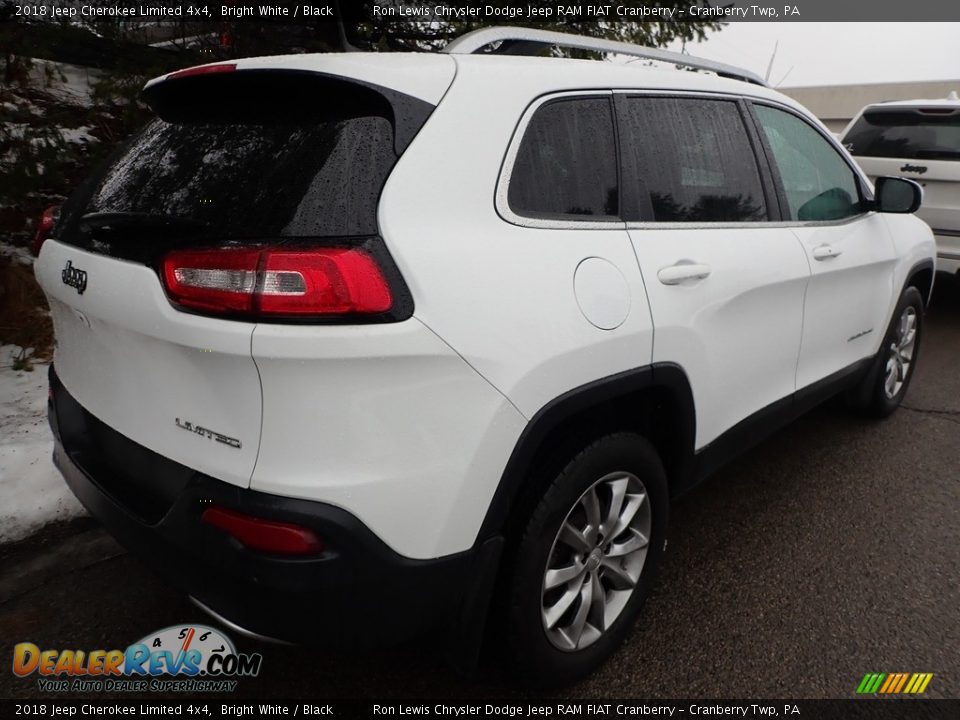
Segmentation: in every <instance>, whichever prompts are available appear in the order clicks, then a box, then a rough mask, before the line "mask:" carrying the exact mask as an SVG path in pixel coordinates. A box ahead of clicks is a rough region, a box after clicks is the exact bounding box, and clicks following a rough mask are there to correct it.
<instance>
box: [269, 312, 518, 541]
mask: <svg viewBox="0 0 960 720" xmlns="http://www.w3.org/2000/svg"><path fill="white" fill-rule="evenodd" d="M253 355H254V357H255V359H256V362H257V367H258V369H259V371H260V380H261V383H262V385H263V397H264V406H263V437H262V440H261V445H260V457H259V458H258V459H257V468H256V471H255V472H254V474H253V481H252V483H251V487H252V488H253V489H254V490H261V491H263V492H268V493H275V494H279V495H284V496H287V497H295V498H303V499H307V500H322V501H323V502H327V503H331V504H333V505H337V506H339V507H343V508H345V509H347V510H349V511H350V512H352V513H353V514H354V515H356V516H357V517H358V518H359V519H360V520H362V521H363V522H364V523H365V524H366V525H367V526H368V527H370V529H372V530H373V531H374V532H375V533H376V534H377V535H378V536H380V538H381V539H383V540H384V541H385V542H386V543H387V544H388V545H389V546H390V547H392V548H393V549H394V550H396V551H397V552H399V553H400V554H402V555H405V556H407V557H411V558H419V559H425V558H434V557H438V556H440V555H446V554H450V553H454V552H459V551H461V550H466V549H468V548H469V547H470V546H471V545H472V544H473V542H474V540H475V539H476V536H477V532H478V531H479V529H480V524H481V523H482V522H483V518H484V515H485V514H486V511H487V507H488V505H489V502H490V497H492V495H493V492H494V490H495V489H496V484H497V481H498V480H499V479H500V476H501V475H502V473H503V469H504V466H505V464H506V461H507V457H508V456H509V451H510V449H512V447H513V444H514V443H515V442H516V438H517V437H518V436H519V434H520V433H521V432H522V431H523V428H524V427H525V426H526V419H525V418H524V417H522V416H521V415H520V413H518V412H517V411H516V409H515V408H514V407H513V406H512V405H511V404H510V403H509V402H508V401H507V400H506V399H505V398H504V397H503V396H502V395H501V394H500V393H499V392H497V391H496V390H495V389H494V388H493V387H491V386H490V384H489V383H487V382H486V381H485V380H484V379H483V378H481V377H480V376H479V375H477V373H476V372H474V371H473V370H472V369H471V368H470V367H469V366H468V365H467V364H466V363H465V362H464V361H463V359H462V358H460V357H459V356H458V355H457V354H456V353H455V352H454V351H453V350H451V349H450V347H448V346H447V345H446V344H445V343H443V342H442V341H441V340H440V339H439V338H437V336H436V335H434V334H433V333H432V332H430V330H428V329H427V328H426V327H424V326H423V324H421V323H420V322H419V321H417V320H416V319H410V320H407V321H405V322H402V323H396V324H387V325H352V326H351V325H344V326H327V327H319V328H318V327H316V326H313V327H311V326H290V325H266V324H261V325H258V326H257V329H256V330H255V331H254V333H253Z"/></svg>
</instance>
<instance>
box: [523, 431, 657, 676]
mask: <svg viewBox="0 0 960 720" xmlns="http://www.w3.org/2000/svg"><path fill="white" fill-rule="evenodd" d="M617 497H619V498H620V505H619V507H620V512H619V513H616V514H613V513H612V512H611V508H612V507H613V506H614V505H615V503H616V498H617ZM593 498H596V501H597V506H598V509H599V513H597V512H596V511H590V510H588V507H590V506H593V502H592V499H593ZM597 506H594V507H597ZM631 511H632V512H631ZM588 513H590V514H592V515H593V517H594V518H597V517H599V519H600V522H599V523H597V522H596V521H594V522H593V523H591V522H590V517H589V515H588ZM668 513H669V496H668V488H667V478H666V473H665V471H664V469H663V464H662V463H661V461H660V458H659V456H658V455H657V452H656V450H654V448H653V446H652V445H650V443H649V442H647V440H645V439H644V438H643V437H641V436H639V435H635V434H633V433H617V434H613V435H607V436H605V437H603V438H601V439H599V440H597V441H596V442H594V443H592V444H591V445H590V446H588V447H587V448H585V449H584V450H583V451H582V452H580V453H579V454H578V455H577V456H576V457H574V458H573V459H572V460H570V461H569V463H567V465H566V467H564V468H563V470H562V471H561V472H560V473H559V475H557V476H556V477H555V478H554V479H553V481H552V482H551V483H550V484H549V486H548V487H547V489H546V491H545V492H544V494H543V497H542V498H541V499H540V501H539V503H538V504H537V505H536V507H535V508H534V510H533V512H532V514H531V515H530V518H529V520H528V522H527V524H526V526H525V528H524V530H523V531H522V535H521V538H520V541H519V544H518V546H517V550H516V557H515V560H514V563H513V567H512V569H511V572H510V575H509V581H508V583H507V586H506V588H505V592H506V593H507V595H508V597H507V608H506V618H505V621H506V627H505V630H506V639H507V643H508V652H509V658H508V659H509V664H510V666H512V668H513V670H514V672H515V674H516V676H519V677H521V678H522V679H523V680H525V681H526V682H527V683H529V684H536V685H540V686H557V685H563V684H566V683H569V682H572V681H574V680H576V679H577V678H580V677H582V676H584V675H586V674H588V673H589V672H591V671H592V670H594V669H596V668H597V667H598V666H599V665H601V664H602V663H603V662H604V661H605V660H606V659H607V658H608V657H609V656H610V655H611V654H612V653H613V651H614V650H615V649H616V648H617V647H618V646H619V645H620V643H621V642H622V641H623V639H624V638H625V637H626V635H627V632H628V631H629V629H630V627H631V626H632V625H633V622H634V620H635V619H636V617H637V615H638V614H639V612H640V609H641V607H642V605H643V602H644V600H645V599H646V597H647V595H648V594H649V592H650V588H651V586H652V584H653V580H654V575H655V573H656V569H657V566H658V565H659V563H660V559H661V557H662V555H663V551H664V542H665V539H666V532H667V519H668ZM614 517H616V518H617V520H616V522H614V521H613V519H612V518H614ZM628 518H629V521H628ZM625 523H626V525H625V526H624V524H625ZM567 524H569V526H570V527H574V528H576V529H577V531H578V532H577V533H570V532H569V529H567V530H565V531H564V533H562V535H561V527H562V526H564V525H567ZM611 524H612V525H613V526H612V527H611ZM604 533H606V537H604ZM611 534H612V536H611ZM644 536H645V537H644ZM578 567H580V569H579V570H577V568H578ZM564 570H566V573H564V572H563V571H564ZM568 577H569V578H570V579H567V578H568ZM548 578H549V580H550V583H551V584H554V583H556V585H555V586H553V587H551V588H550V589H546V585H547V580H548ZM631 582H632V583H633V587H632V588H631V587H630V585H631ZM599 597H602V598H603V599H604V600H603V604H602V605H601V601H597V602H596V603H593V602H591V601H592V600H594V599H595V598H599ZM567 602H569V605H565V603H567ZM564 608H566V609H565V610H564ZM581 610H583V613H585V614H582V613H580V611H581ZM551 623H552V624H551ZM597 626H602V629H601V628H599V627H597ZM578 627H579V628H581V629H582V630H581V632H580V633H579V634H578V632H577V628H578Z"/></svg>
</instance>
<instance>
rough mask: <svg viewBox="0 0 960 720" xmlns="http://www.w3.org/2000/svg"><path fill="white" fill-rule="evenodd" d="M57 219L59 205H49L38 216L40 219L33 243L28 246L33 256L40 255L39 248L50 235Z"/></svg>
mask: <svg viewBox="0 0 960 720" xmlns="http://www.w3.org/2000/svg"><path fill="white" fill-rule="evenodd" d="M59 217H60V206H59V205H51V206H50V207H48V208H47V209H46V210H44V211H43V213H42V214H41V215H40V218H39V219H38V220H37V232H36V233H35V234H34V236H33V243H32V245H31V246H30V250H31V252H33V254H34V255H35V256H38V255H40V247H41V246H42V245H43V243H44V241H45V240H46V239H47V237H48V236H49V235H50V232H51V231H52V230H53V227H54V225H56V224H57V219H58V218H59Z"/></svg>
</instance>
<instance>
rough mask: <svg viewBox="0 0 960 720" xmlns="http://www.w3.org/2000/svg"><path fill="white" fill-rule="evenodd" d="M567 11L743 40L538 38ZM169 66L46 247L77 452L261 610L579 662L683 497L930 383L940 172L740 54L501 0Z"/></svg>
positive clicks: (54, 397) (194, 572)
mask: <svg viewBox="0 0 960 720" xmlns="http://www.w3.org/2000/svg"><path fill="white" fill-rule="evenodd" d="M491 45H496V46H497V47H498V50H499V51H505V52H507V53H511V54H502V53H501V52H481V51H482V50H483V49H485V48H489V47H490V46H491ZM551 45H564V46H571V47H580V48H587V49H591V50H596V51H612V52H618V53H629V54H634V55H640V56H643V57H652V58H655V59H667V60H670V61H672V62H674V63H677V64H681V65H689V66H693V67H695V68H699V69H701V70H708V71H712V72H710V73H703V72H698V73H693V72H677V71H675V70H653V69H648V68H641V67H637V66H635V65H623V64H613V63H606V62H596V61H590V60H566V59H557V58H544V57H522V56H517V55H516V54H515V53H518V52H522V51H525V50H526V49H527V48H530V47H533V48H537V49H542V48H543V47H544V46H551ZM144 97H145V99H146V101H147V102H149V103H150V104H151V106H152V107H153V109H154V110H155V111H156V113H157V115H158V116H159V117H158V119H157V120H155V121H153V122H152V123H151V124H150V125H149V126H148V127H147V128H146V129H145V130H144V131H143V133H142V134H140V135H139V136H138V137H136V138H134V139H133V140H132V141H131V142H130V143H129V144H128V145H127V146H126V147H125V148H123V149H121V150H120V151H119V152H118V154H117V155H116V157H115V158H114V159H113V160H112V161H111V163H109V164H108V165H107V166H106V167H105V168H104V169H103V170H102V171H101V172H100V173H99V174H98V175H96V176H94V177H93V178H91V179H90V180H89V181H88V182H87V183H85V184H84V186H83V187H81V188H80V189H79V190H78V191H77V193H76V194H75V195H74V196H73V197H72V198H71V199H70V200H69V201H68V203H67V204H66V205H65V207H64V209H63V212H62V215H61V217H60V220H59V222H58V224H57V226H56V227H55V228H54V231H53V233H52V237H51V238H50V239H47V240H46V242H44V243H43V245H42V248H41V251H40V256H39V258H38V260H37V263H36V272H37V276H38V278H39V280H40V282H41V284H42V285H43V288H44V290H45V291H46V293H47V296H48V298H49V301H50V307H51V310H52V313H53V318H54V321H55V324H56V333H57V349H56V357H55V363H54V366H53V368H52V369H51V374H50V377H51V401H50V418H51V423H52V425H53V428H54V432H55V435H56V438H57V441H56V449H55V460H56V462H57V464H58V466H59V467H60V469H61V470H62V472H63V474H64V476H65V477H66V480H67V482H68V483H69V484H70V486H71V488H72V489H73V491H74V492H75V493H76V495H77V496H78V497H79V498H80V499H81V500H82V502H83V503H84V504H85V505H86V506H87V508H89V510H90V512H91V513H92V514H93V515H95V516H96V517H98V518H100V519H101V520H102V521H103V523H104V524H105V525H106V526H107V527H108V528H109V529H110V530H111V531H112V532H113V533H115V534H116V535H117V537H118V538H120V540H121V541H122V542H124V543H125V544H126V545H127V546H128V547H130V548H131V549H132V550H133V551H135V552H137V553H139V554H140V556H141V557H143V558H144V559H145V560H146V561H147V562H149V563H151V564H153V565H154V566H155V567H157V568H158V569H159V570H160V571H161V572H162V573H163V574H165V575H166V576H167V577H168V578H169V579H170V580H171V581H172V582H174V583H177V584H178V585H180V586H181V587H183V588H185V590H186V591H187V592H188V593H189V594H190V595H191V597H192V598H193V599H194V600H195V602H196V603H197V604H198V605H199V606H201V607H202V608H204V609H205V610H206V611H208V612H209V613H211V614H212V615H214V616H215V617H217V618H220V619H221V620H222V621H223V622H224V623H226V624H227V625H229V626H231V627H234V628H240V629H243V630H246V631H248V632H251V633H255V634H258V635H263V636H269V637H276V638H282V639H287V640H302V641H309V642H322V643H329V644H343V645H350V646H356V645H358V644H364V643H372V644H377V643H384V642H393V641H397V640H401V639H404V638H408V637H410V636H411V635H413V634H414V633H419V632H423V631H426V630H441V631H443V632H445V633H446V639H447V643H448V645H449V646H450V647H451V648H454V649H455V650H456V651H457V652H456V653H454V659H455V660H456V661H457V662H458V663H459V664H460V665H462V666H469V665H471V664H472V663H474V662H475V661H476V659H477V657H478V655H479V651H480V648H481V645H482V640H483V639H484V638H488V639H489V640H490V642H489V646H490V647H492V648H495V649H499V650H502V651H503V653H504V655H505V656H506V657H507V658H508V660H509V662H510V663H511V664H512V665H511V666H512V667H513V668H515V669H516V671H517V673H519V674H521V675H522V676H525V677H527V678H529V679H531V680H533V681H536V682H541V683H561V682H567V681H570V680H572V679H574V678H576V677H578V676H581V675H583V674H584V673H586V672H588V671H590V670H591V669H592V668H594V667H596V666H597V665H598V664H599V663H601V662H602V661H603V660H604V659H605V658H607V657H608V656H609V655H610V653H611V652H612V651H613V649H614V648H615V647H616V646H617V644H618V643H619V642H620V641H621V640H622V639H623V638H624V636H625V635H626V633H627V631H628V629H629V627H630V624H631V623H632V622H633V621H634V619H635V618H636V616H637V614H638V613H639V611H640V607H641V605H642V603H643V601H644V598H645V597H646V595H647V594H648V592H649V590H650V587H651V585H652V583H653V578H654V573H655V571H656V568H657V565H658V563H659V561H660V559H661V556H662V554H663V552H664V543H665V538H666V532H667V518H668V513H669V506H670V499H671V498H672V497H675V496H676V495H678V494H680V493H682V492H684V491H686V490H688V489H690V488H691V487H693V486H694V485H695V484H696V483H697V482H698V481H700V480H701V479H702V478H704V477H705V476H707V475H709V474H710V473H711V472H713V471H714V470H715V469H716V468H718V467H719V466H720V465H721V464H723V463H725V462H727V461H728V460H730V459H731V458H733V457H734V456H735V455H737V454H738V453H739V452H741V451H743V450H744V449H745V448H748V447H749V446H751V445H753V444H754V443H756V442H758V441H759V440H761V439H762V438H763V437H765V436H766V435H768V434H769V433H771V432H773V431H774V430H775V429H776V428H778V427H780V426H781V425H783V424H784V423H786V422H788V421H789V420H791V419H792V418H794V417H796V416H797V415H798V414H800V413H802V412H804V411H805V410H807V409H809V408H811V407H813V406H814V405H816V404H817V403H819V402H821V401H822V400H824V399H826V398H828V397H830V396H832V395H835V394H837V393H839V392H841V391H846V392H847V393H848V395H849V398H850V401H851V402H852V403H853V404H855V405H857V406H858V407H860V408H864V409H866V410H868V411H869V412H871V413H873V414H874V415H880V416H882V415H886V414H888V413H890V412H892V411H893V410H894V409H895V408H896V407H897V405H898V404H899V403H900V401H901V399H902V398H903V396H904V394H905V393H906V391H907V387H908V385H909V383H910V379H911V377H912V374H913V369H914V367H915V363H916V359H917V351H918V344H919V342H920V339H921V334H922V329H923V313H924V307H925V303H926V301H927V299H928V297H929V295H930V292H931V287H932V283H933V271H934V255H935V246H934V241H933V237H932V235H931V233H930V229H929V228H928V227H927V226H926V225H925V224H924V223H923V222H921V221H920V220H918V219H917V218H916V217H914V216H913V215H912V214H911V213H912V212H913V211H914V210H915V209H916V207H917V206H918V205H919V203H920V195H921V193H920V189H919V188H918V187H917V186H916V184H915V183H913V182H910V181H906V180H901V179H889V178H881V179H879V180H877V183H876V190H874V189H873V188H872V187H871V185H870V184H869V183H868V182H867V179H866V178H865V177H864V176H863V174H862V173H861V171H860V170H859V169H858V168H857V166H856V165H855V164H854V162H853V161H852V160H851V158H850V156H849V155H848V154H847V153H846V152H845V151H844V150H843V148H842V147H841V146H840V145H839V144H838V143H837V142H836V141H835V140H834V139H833V138H831V136H830V134H829V133H828V132H827V131H825V130H824V128H823V127H822V126H821V124H820V123H819V122H817V120H816V119H815V118H814V117H812V116H811V115H810V114H809V113H808V112H807V111H806V110H804V109H803V108H802V107H800V106H799V105H797V104H796V103H795V102H793V101H792V100H790V99H789V98H787V97H785V96H783V95H781V94H780V93H778V92H775V91H774V90H771V89H769V88H767V87H765V86H764V85H763V83H762V81H760V80H758V79H757V78H756V77H755V76H752V75H750V74H749V73H746V72H744V71H739V70H737V69H735V68H730V67H727V66H723V65H718V64H714V63H710V62H708V61H703V60H698V59H696V58H691V57H689V56H680V55H671V54H669V53H664V52H662V51H658V50H650V49H645V48H637V47H634V46H629V45H623V44H620V43H611V42H605V41H597V40H591V39H587V38H578V37H575V36H568V35H560V34H556V33H547V32H543V31H535V30H522V29H512V28H506V29H487V30H481V31H477V32H476V33H471V34H469V35H466V36H464V37H462V38H460V39H458V40H457V41H455V42H454V43H452V44H451V45H450V46H449V47H448V48H447V50H446V51H445V52H442V53H437V54H341V55H337V54H333V55H295V56H286V57H272V58H254V59H245V60H237V61H235V62H229V63H218V64H214V65H208V66H203V67H198V68H191V69H188V70H184V71H180V72H175V73H172V74H170V75H167V76H164V77H161V78H158V79H156V80H154V81H151V82H150V83H149V84H148V85H147V86H146V89H145V91H144ZM485 628H487V629H489V632H485Z"/></svg>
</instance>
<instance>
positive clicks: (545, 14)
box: [0, 0, 960, 25]
mask: <svg viewBox="0 0 960 720" xmlns="http://www.w3.org/2000/svg"><path fill="white" fill-rule="evenodd" d="M0 10H2V12H0V17H4V18H11V17H12V18H14V19H18V20H28V21H29V20H61V21H67V22H69V21H70V20H84V21H87V22H89V21H97V20H102V21H113V22H116V21H118V20H137V21H158V22H171V21H179V22H204V21H217V22H243V21H258V22H263V21H275V22H278V23H289V24H301V23H316V22H339V21H343V22H346V23H358V22H371V21H372V22H394V21H395V22H435V21H462V22H478V23H479V22H483V23H486V24H489V23H491V22H502V23H503V24H524V25H531V24H544V23H563V22H585V21H587V22H589V21H595V22H602V23H616V22H648V21H658V22H664V21H667V22H703V21H714V22H904V21H927V22H929V21H940V22H944V21H947V22H952V21H960V6H958V5H957V3H955V2H953V0H913V1H912V2H909V3H905V2H902V1H901V0H792V1H789V2H783V1H782V0H777V2H771V0H757V1H756V2H752V1H751V0H720V1H719V2H710V0H679V1H677V2H669V1H668V0H632V1H631V0H626V1H623V2H556V1H553V0H551V1H549V2H545V1H543V0H534V1H532V2H530V1H528V2H518V1H516V0H489V1H487V2H482V1H479V0H446V1H444V2H434V1H433V0H368V1H359V0H339V2H337V1H334V0H331V1H330V2H289V1H284V0H281V1H280V2H261V3H255V2H243V1H242V0H222V1H221V2H202V1H194V2H176V1H175V0H159V1H157V0H144V1H143V2H125V1H123V0H120V1H117V2H109V1H107V2H103V1H102V0H48V1H46V2H44V1H42V0H40V1H37V2H33V1H31V0H0Z"/></svg>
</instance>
